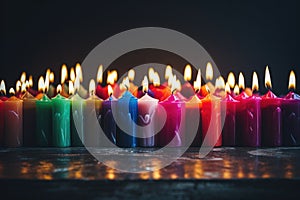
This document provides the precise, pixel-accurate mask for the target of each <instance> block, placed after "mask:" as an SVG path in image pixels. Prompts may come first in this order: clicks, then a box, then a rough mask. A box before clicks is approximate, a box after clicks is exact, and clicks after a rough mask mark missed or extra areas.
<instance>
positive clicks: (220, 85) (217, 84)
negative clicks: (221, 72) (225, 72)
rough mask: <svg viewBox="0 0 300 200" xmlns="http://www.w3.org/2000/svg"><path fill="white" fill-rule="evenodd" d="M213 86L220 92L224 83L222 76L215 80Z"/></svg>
mask: <svg viewBox="0 0 300 200" xmlns="http://www.w3.org/2000/svg"><path fill="white" fill-rule="evenodd" d="M215 86H216V88H217V89H221V90H222V89H224V88H225V81H224V78H223V77H222V76H219V77H218V78H217V79H216V84H215Z"/></svg>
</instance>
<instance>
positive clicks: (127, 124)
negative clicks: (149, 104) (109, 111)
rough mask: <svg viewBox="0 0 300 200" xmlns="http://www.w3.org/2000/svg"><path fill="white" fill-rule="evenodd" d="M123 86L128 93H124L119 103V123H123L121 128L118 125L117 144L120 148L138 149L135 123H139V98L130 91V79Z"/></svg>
mask: <svg viewBox="0 0 300 200" xmlns="http://www.w3.org/2000/svg"><path fill="white" fill-rule="evenodd" d="M123 84H124V85H125V87H126V88H127V91H126V92H124V94H123V95H122V97H121V98H120V99H119V100H118V102H117V112H118V113H117V114H118V119H119V120H118V121H119V122H120V121H121V127H120V124H117V133H116V144H117V145H118V146H119V147H136V146H137V138H136V127H135V123H137V115H138V103H137V98H136V97H134V96H133V95H132V94H131V93H130V92H129V91H128V89H129V87H130V85H129V79H128V77H127V78H126V79H125V81H124V82H123ZM128 109H129V110H128ZM125 130H126V131H125ZM129 134H131V135H129Z"/></svg>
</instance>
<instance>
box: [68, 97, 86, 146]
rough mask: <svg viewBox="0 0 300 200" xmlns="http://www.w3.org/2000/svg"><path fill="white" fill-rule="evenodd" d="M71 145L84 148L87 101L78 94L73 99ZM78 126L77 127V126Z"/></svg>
mask: <svg viewBox="0 0 300 200" xmlns="http://www.w3.org/2000/svg"><path fill="white" fill-rule="evenodd" d="M70 100H71V144H72V146H74V147H80V146H83V144H82V140H83V139H84V138H83V137H84V125H83V124H84V109H85V103H86V102H85V100H84V99H82V98H81V97H80V96H79V95H78V94H77V93H76V94H75V95H73V96H72V97H71V98H70ZM75 124H76V125H75Z"/></svg>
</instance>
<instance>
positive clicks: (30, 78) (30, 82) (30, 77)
mask: <svg viewBox="0 0 300 200" xmlns="http://www.w3.org/2000/svg"><path fill="white" fill-rule="evenodd" d="M28 82H29V87H32V86H33V78H32V76H31V75H30V76H29V81H28Z"/></svg>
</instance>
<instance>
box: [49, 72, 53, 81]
mask: <svg viewBox="0 0 300 200" xmlns="http://www.w3.org/2000/svg"><path fill="white" fill-rule="evenodd" d="M49 81H50V83H53V82H54V73H53V72H51V73H50V75H49Z"/></svg>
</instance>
